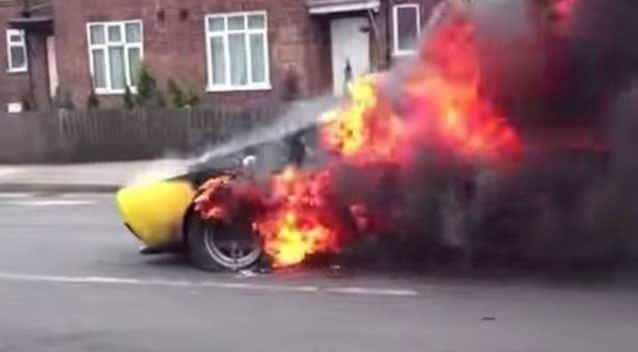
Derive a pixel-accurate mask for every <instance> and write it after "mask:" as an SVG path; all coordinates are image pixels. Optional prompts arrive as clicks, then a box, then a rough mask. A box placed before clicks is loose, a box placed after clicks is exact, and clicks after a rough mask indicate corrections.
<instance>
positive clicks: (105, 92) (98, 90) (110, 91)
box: [95, 88, 137, 96]
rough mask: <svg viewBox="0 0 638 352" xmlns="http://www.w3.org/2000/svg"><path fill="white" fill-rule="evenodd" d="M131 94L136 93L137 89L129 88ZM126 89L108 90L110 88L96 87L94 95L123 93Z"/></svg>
mask: <svg viewBox="0 0 638 352" xmlns="http://www.w3.org/2000/svg"><path fill="white" fill-rule="evenodd" d="M130 90H131V94H137V89H134V88H130ZM124 94H126V91H125V90H124V89H120V90H110V89H96V90H95V95H99V96H109V95H124Z"/></svg>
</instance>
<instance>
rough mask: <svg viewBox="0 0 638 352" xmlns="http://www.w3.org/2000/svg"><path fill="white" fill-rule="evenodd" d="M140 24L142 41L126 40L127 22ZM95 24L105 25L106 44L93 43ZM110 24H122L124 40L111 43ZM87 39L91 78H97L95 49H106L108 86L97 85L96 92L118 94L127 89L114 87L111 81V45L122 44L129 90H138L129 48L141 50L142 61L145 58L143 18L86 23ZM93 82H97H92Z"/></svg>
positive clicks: (125, 75) (125, 77) (106, 78)
mask: <svg viewBox="0 0 638 352" xmlns="http://www.w3.org/2000/svg"><path fill="white" fill-rule="evenodd" d="M132 23H135V24H139V26H140V42H139V43H127V42H126V25H127V24H132ZM93 26H103V27H104V40H105V42H104V44H92V43H91V27H93ZM110 26H120V28H121V34H122V40H121V41H120V42H117V43H109V38H108V35H109V34H108V27H110ZM86 41H87V47H88V49H89V68H90V72H91V80H93V79H95V67H94V60H93V50H103V51H104V60H105V63H104V65H105V68H106V77H105V80H106V88H98V87H95V94H98V95H117V94H124V93H125V92H126V89H113V85H112V83H111V60H110V57H109V55H110V54H109V47H114V46H121V47H123V48H124V65H125V67H124V68H125V69H124V79H125V84H126V85H127V86H128V87H129V90H130V91H131V92H132V93H136V92H137V87H136V86H134V85H133V78H132V77H131V72H130V71H131V70H130V67H129V65H130V60H129V53H128V52H129V49H135V48H137V49H139V51H140V62H141V61H143V60H144V22H143V21H142V20H127V21H102V22H88V23H87V24H86ZM91 84H95V83H94V82H91Z"/></svg>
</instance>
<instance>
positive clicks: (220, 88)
mask: <svg viewBox="0 0 638 352" xmlns="http://www.w3.org/2000/svg"><path fill="white" fill-rule="evenodd" d="M252 15H262V16H264V28H263V29H249V28H248V20H247V18H248V17H249V16H252ZM233 16H244V17H246V28H245V29H240V30H230V29H228V18H229V17H233ZM214 18H223V19H224V23H225V28H224V30H223V31H216V32H213V31H212V30H211V28H209V24H210V22H211V21H210V20H211V19H214ZM204 31H205V33H206V35H205V37H206V67H207V75H206V76H207V79H206V81H207V82H206V91H207V92H230V91H251V90H270V89H272V87H271V84H270V49H269V43H268V42H269V38H268V13H267V12H266V11H241V12H225V13H216V14H209V15H206V16H205V22H204ZM233 33H245V34H246V38H248V35H250V34H253V33H258V34H263V35H264V66H265V72H264V82H262V83H253V82H249V83H248V84H246V85H233V84H231V83H230V74H231V72H230V64H229V63H230V52H229V45H228V37H229V35H230V34H233ZM213 37H221V38H223V39H224V60H225V69H226V72H225V78H226V84H214V83H213V62H212V54H213V52H212V51H213V48H212V47H211V38H213ZM245 45H246V53H247V61H246V65H247V68H246V70H247V74H248V79H249V80H252V56H251V55H250V54H251V51H250V41H249V40H246V41H245Z"/></svg>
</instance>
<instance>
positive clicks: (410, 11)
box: [393, 4, 421, 55]
mask: <svg viewBox="0 0 638 352" xmlns="http://www.w3.org/2000/svg"><path fill="white" fill-rule="evenodd" d="M393 14H394V16H393V17H394V21H393V22H394V40H393V41H394V55H408V54H413V53H414V52H415V51H416V48H417V40H418V38H419V35H420V34H421V19H420V16H419V5H418V4H402V5H396V6H395V7H394V9H393Z"/></svg>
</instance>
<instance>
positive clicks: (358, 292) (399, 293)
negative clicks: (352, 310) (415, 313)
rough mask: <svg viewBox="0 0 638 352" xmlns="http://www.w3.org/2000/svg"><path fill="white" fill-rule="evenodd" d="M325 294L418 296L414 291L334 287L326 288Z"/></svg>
mask: <svg viewBox="0 0 638 352" xmlns="http://www.w3.org/2000/svg"><path fill="white" fill-rule="evenodd" d="M325 291H326V292H330V293H342V294H349V295H364V296H366V295H367V296H418V295H419V293H418V292H417V291H414V290H402V289H385V288H366V287H336V288H327V289H325Z"/></svg>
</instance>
